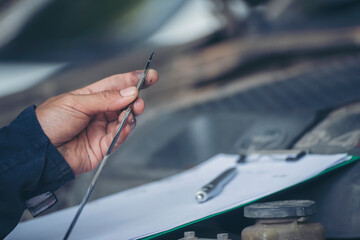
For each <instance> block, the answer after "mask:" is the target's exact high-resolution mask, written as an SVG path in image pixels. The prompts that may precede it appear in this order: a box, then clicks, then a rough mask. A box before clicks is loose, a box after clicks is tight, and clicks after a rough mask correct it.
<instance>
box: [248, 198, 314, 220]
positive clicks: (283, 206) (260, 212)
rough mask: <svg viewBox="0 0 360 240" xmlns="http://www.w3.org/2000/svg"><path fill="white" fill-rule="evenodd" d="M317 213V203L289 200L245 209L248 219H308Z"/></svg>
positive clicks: (255, 205)
mask: <svg viewBox="0 0 360 240" xmlns="http://www.w3.org/2000/svg"><path fill="white" fill-rule="evenodd" d="M315 213H316V206H315V202H314V201H311V200H287V201H276V202H267V203H255V204H251V205H249V206H246V207H245V208H244V216H245V217H248V218H291V217H306V216H311V215H313V214H315Z"/></svg>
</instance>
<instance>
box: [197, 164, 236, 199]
mask: <svg viewBox="0 0 360 240" xmlns="http://www.w3.org/2000/svg"><path fill="white" fill-rule="evenodd" d="M236 174H237V170H236V167H232V168H229V169H227V170H225V171H224V172H223V173H221V174H220V175H219V176H217V177H216V178H215V179H214V180H212V181H211V182H209V183H208V184H206V185H205V186H203V187H202V188H200V190H199V191H197V192H196V195H195V198H196V200H197V202H198V203H203V202H205V201H207V200H209V199H210V198H213V197H215V196H216V195H218V194H219V193H221V191H222V190H223V188H224V187H225V185H226V184H227V183H229V182H230V181H231V180H232V179H233V178H234V177H235V176H236Z"/></svg>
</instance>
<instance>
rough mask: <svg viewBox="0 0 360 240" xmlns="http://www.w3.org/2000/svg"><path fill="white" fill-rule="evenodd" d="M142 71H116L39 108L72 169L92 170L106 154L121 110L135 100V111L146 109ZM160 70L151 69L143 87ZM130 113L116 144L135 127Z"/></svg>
mask: <svg viewBox="0 0 360 240" xmlns="http://www.w3.org/2000/svg"><path fill="white" fill-rule="evenodd" d="M141 74H142V71H135V72H131V73H125V74H119V75H114V76H111V77H108V78H105V79H103V80H100V81H98V82H96V83H94V84H91V85H89V86H86V87H84V88H81V89H78V90H75V91H72V92H69V93H65V94H62V95H59V96H56V97H52V98H50V99H48V100H47V101H45V102H44V103H43V104H41V105H40V106H39V107H37V108H36V110H35V111H36V116H37V118H38V120H39V122H40V125H41V127H42V129H43V131H44V132H45V134H46V135H47V137H48V138H49V139H50V141H51V143H52V144H53V145H54V146H55V147H56V148H57V149H58V151H59V152H60V153H61V154H62V155H63V157H64V158H65V160H66V161H67V162H68V164H69V165H70V167H71V168H72V169H73V171H74V173H75V175H79V174H81V173H84V172H88V171H91V170H93V169H94V168H95V167H96V166H97V165H98V164H99V162H100V161H101V160H102V159H103V157H104V156H105V154H106V152H107V150H108V148H109V146H110V143H111V141H112V140H113V138H114V136H115V132H116V130H117V128H118V127H119V123H120V121H121V119H122V117H123V115H124V114H123V113H121V110H123V109H125V108H126V107H127V106H128V105H129V104H130V103H131V102H133V101H134V100H135V103H134V106H133V113H134V114H135V115H139V114H141V113H142V112H143V111H144V108H145V103H144V101H143V100H142V99H141V98H138V91H137V89H136V85H137V83H138V81H139V79H140V77H141ZM157 80H158V74H157V72H156V71H155V70H150V71H149V72H148V75H147V77H146V81H145V83H144V87H149V86H151V85H152V84H154V83H156V82H157ZM135 125H136V120H135V116H134V115H133V114H130V116H129V118H128V121H127V123H126V125H125V127H124V129H123V130H122V132H121V134H120V137H119V139H118V141H117V143H116V145H115V147H118V146H119V145H120V144H121V143H122V142H124V141H125V139H126V138H127V136H128V135H129V134H130V132H131V131H132V130H133V129H134V128H135Z"/></svg>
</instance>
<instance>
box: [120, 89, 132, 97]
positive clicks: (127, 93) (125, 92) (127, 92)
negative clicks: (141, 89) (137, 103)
mask: <svg viewBox="0 0 360 240" xmlns="http://www.w3.org/2000/svg"><path fill="white" fill-rule="evenodd" d="M135 93H136V87H129V88H125V89H123V90H121V91H120V94H121V96H123V97H129V96H132V95H134V94H135Z"/></svg>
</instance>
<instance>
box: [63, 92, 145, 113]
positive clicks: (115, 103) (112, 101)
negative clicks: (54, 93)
mask: <svg viewBox="0 0 360 240" xmlns="http://www.w3.org/2000/svg"><path fill="white" fill-rule="evenodd" d="M137 95H138V90H137V89H136V87H129V88H125V89H123V90H120V91H119V90H113V91H102V92H97V93H92V94H69V95H68V98H67V99H66V103H65V104H67V105H68V106H69V107H71V108H75V109H76V110H77V111H79V112H82V113H84V114H86V115H88V116H92V115H95V114H97V113H103V112H116V111H119V110H121V109H123V108H125V107H127V106H128V105H129V104H130V103H132V102H133V101H134V100H135V99H136V98H137ZM138 109H139V107H138Z"/></svg>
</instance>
